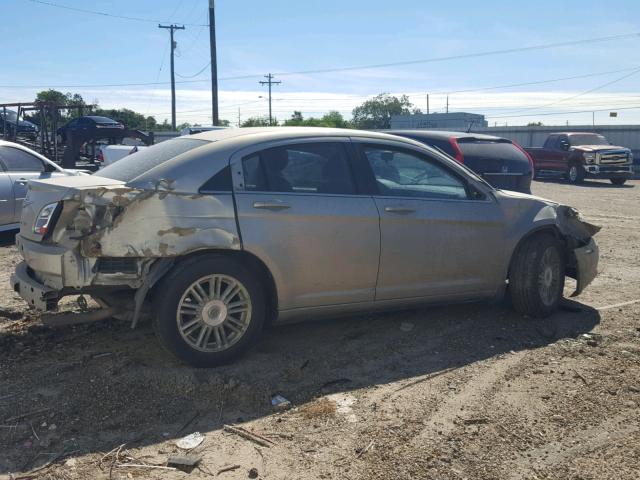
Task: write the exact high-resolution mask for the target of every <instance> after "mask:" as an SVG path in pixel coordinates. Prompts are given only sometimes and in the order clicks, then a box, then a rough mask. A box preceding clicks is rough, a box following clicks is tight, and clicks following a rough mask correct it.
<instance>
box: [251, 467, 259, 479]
mask: <svg viewBox="0 0 640 480" xmlns="http://www.w3.org/2000/svg"><path fill="white" fill-rule="evenodd" d="M259 475H260V474H259V473H258V469H257V468H255V467H253V468H252V469H251V470H249V478H258V476H259Z"/></svg>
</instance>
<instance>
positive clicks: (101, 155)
mask: <svg viewBox="0 0 640 480" xmlns="http://www.w3.org/2000/svg"><path fill="white" fill-rule="evenodd" d="M98 161H99V162H101V163H104V153H102V150H100V153H99V154H98Z"/></svg>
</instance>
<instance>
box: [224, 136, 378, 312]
mask: <svg viewBox="0 0 640 480" xmlns="http://www.w3.org/2000/svg"><path fill="white" fill-rule="evenodd" d="M350 152H351V144H350V141H349V139H345V138H335V139H322V140H318V139H315V140H309V141H303V140H297V141H295V143H294V142H293V141H287V142H280V143H275V144H274V143H271V144H269V145H268V146H263V147H262V148H259V147H252V148H250V149H247V150H245V151H243V152H239V153H238V154H236V155H235V156H234V158H233V159H232V171H233V175H234V192H235V199H236V208H237V212H238V223H239V227H240V235H241V238H242V245H243V248H244V249H245V250H247V251H249V252H251V253H253V254H255V255H256V256H257V257H258V258H260V259H261V260H262V261H263V262H264V263H265V264H266V266H267V267H268V268H269V270H270V272H271V273H272V275H273V276H274V280H275V283H276V285H277V288H278V292H277V293H278V303H279V308H280V310H288V309H294V308H308V307H321V306H332V305H344V304H353V303H361V302H372V301H373V299H374V294H375V286H376V277H377V273H378V260H379V254H380V230H379V218H378V211H377V209H376V205H375V202H374V200H373V199H372V198H371V196H368V195H364V194H361V193H360V191H359V189H358V187H357V186H356V183H355V182H354V175H353V169H352V166H351V164H350V162H351V154H350Z"/></svg>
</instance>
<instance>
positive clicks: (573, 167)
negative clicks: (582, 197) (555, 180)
mask: <svg viewBox="0 0 640 480" xmlns="http://www.w3.org/2000/svg"><path fill="white" fill-rule="evenodd" d="M565 176H566V178H567V181H568V182H569V183H571V184H573V185H578V184H580V183H582V182H583V181H584V168H583V167H582V165H580V164H579V163H572V164H570V165H569V169H568V170H567V173H566V175H565Z"/></svg>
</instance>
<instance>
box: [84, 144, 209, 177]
mask: <svg viewBox="0 0 640 480" xmlns="http://www.w3.org/2000/svg"><path fill="white" fill-rule="evenodd" d="M207 143H209V142H208V141H207V140H196V139H193V138H174V139H173V140H167V141H166V142H162V143H158V144H157V145H153V146H152V147H149V148H145V149H144V150H140V151H138V152H136V153H134V154H132V155H129V156H126V157H124V158H123V159H122V160H119V161H117V162H116V163H112V164H111V165H109V166H108V167H105V168H102V169H100V170H98V171H97V172H96V173H94V175H96V176H99V177H106V178H112V179H114V180H121V181H123V182H130V181H131V180H133V179H134V178H136V177H139V176H140V175H142V174H143V173H145V172H147V171H149V170H151V169H152V168H154V167H157V166H158V165H160V164H162V163H164V162H166V161H167V160H171V159H172V158H174V157H177V156H178V155H181V154H183V153H185V152H188V151H189V150H193V149H194V148H198V147H201V146H202V145H205V144H207Z"/></svg>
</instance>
